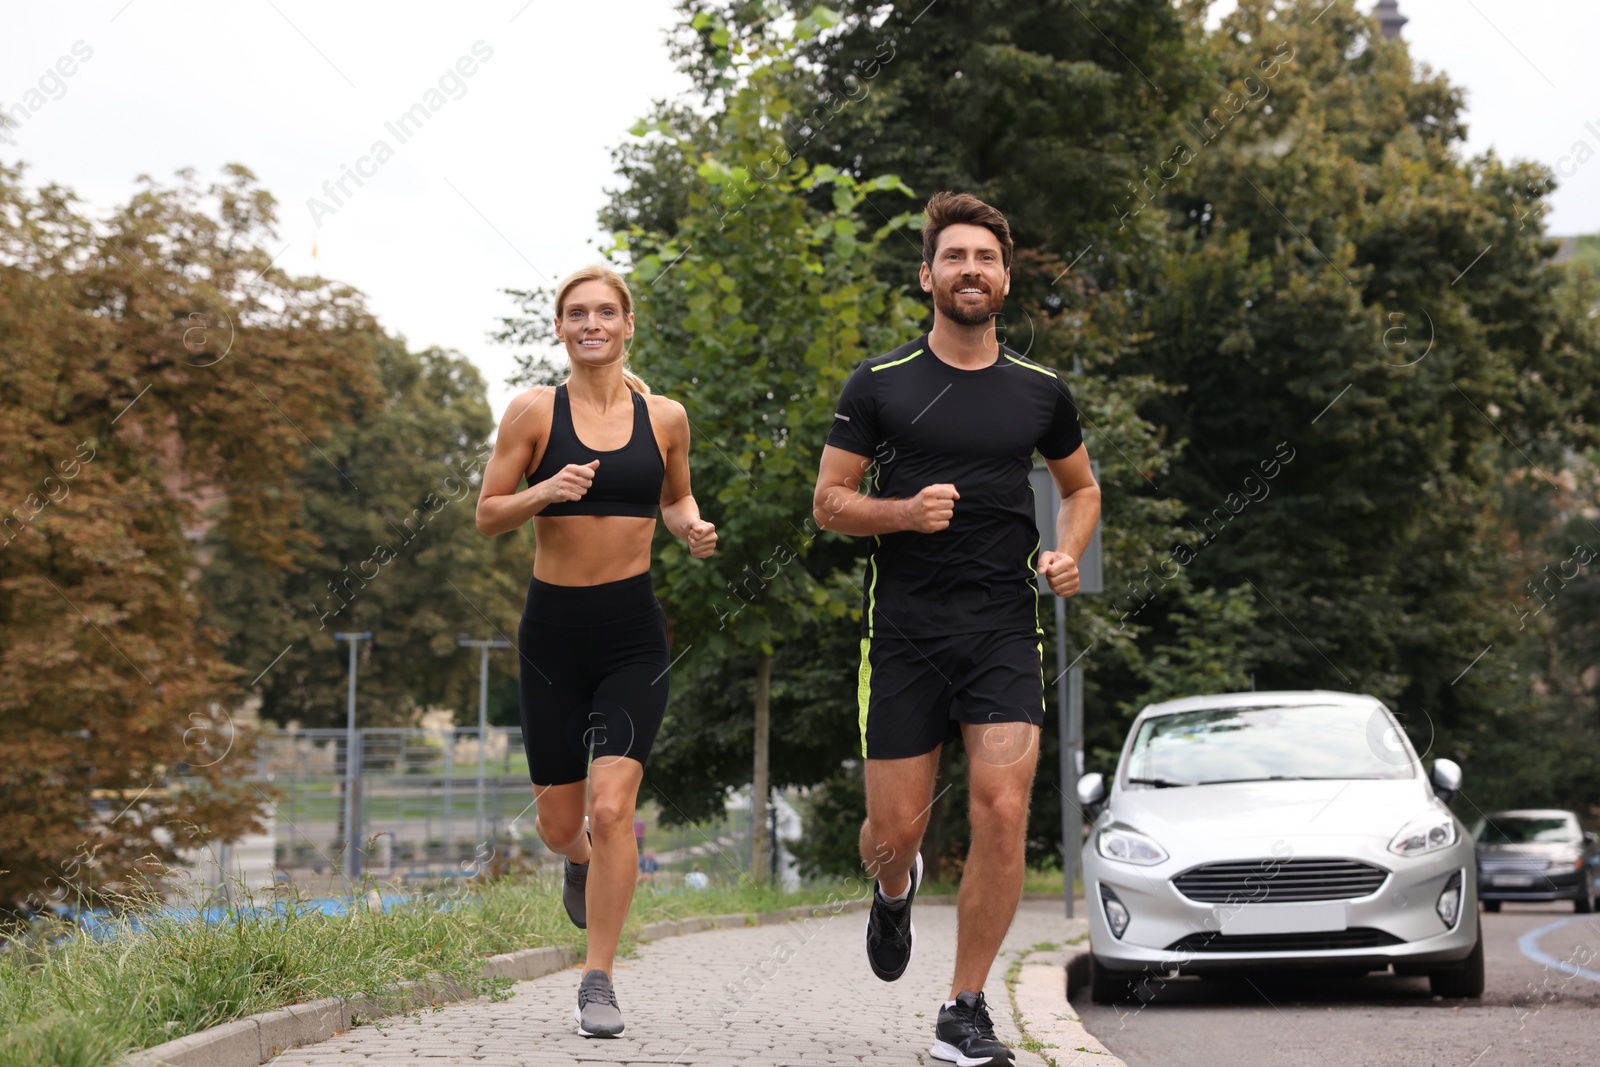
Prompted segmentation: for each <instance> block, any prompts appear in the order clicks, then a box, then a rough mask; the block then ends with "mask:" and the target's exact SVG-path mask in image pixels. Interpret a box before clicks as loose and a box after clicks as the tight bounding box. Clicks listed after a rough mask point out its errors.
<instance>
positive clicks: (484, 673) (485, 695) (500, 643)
mask: <svg viewBox="0 0 1600 1067" xmlns="http://www.w3.org/2000/svg"><path fill="white" fill-rule="evenodd" d="M456 644H457V645H459V646H460V647H462V648H476V649H478V650H479V653H480V656H479V659H478V822H477V834H478V836H477V840H475V841H474V842H473V845H472V847H473V849H474V850H476V849H478V848H480V847H482V845H483V843H484V836H483V779H484V769H483V761H484V756H485V752H486V750H487V749H488V747H489V650H490V649H491V648H510V647H511V642H510V641H507V640H506V639H505V638H503V637H493V638H490V639H489V640H487V641H474V640H472V639H471V638H469V637H468V636H467V635H466V634H457V635H456ZM474 854H476V853H474Z"/></svg>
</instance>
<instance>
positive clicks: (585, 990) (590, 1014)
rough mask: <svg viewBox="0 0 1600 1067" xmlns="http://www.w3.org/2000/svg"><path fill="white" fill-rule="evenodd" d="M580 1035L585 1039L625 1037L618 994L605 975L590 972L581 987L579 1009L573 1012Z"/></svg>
mask: <svg viewBox="0 0 1600 1067" xmlns="http://www.w3.org/2000/svg"><path fill="white" fill-rule="evenodd" d="M572 1017H573V1018H575V1019H577V1020H578V1033H580V1034H582V1035H583V1036H584V1037H616V1036H617V1035H618V1034H620V1033H622V1009H620V1008H618V1007H617V991H616V990H615V989H612V988H611V979H610V978H607V977H606V972H604V971H590V972H589V973H588V974H586V975H584V976H583V981H582V982H580V983H579V984H578V1006H577V1007H576V1008H573V1009H572Z"/></svg>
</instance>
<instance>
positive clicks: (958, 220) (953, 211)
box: [922, 192, 1011, 270]
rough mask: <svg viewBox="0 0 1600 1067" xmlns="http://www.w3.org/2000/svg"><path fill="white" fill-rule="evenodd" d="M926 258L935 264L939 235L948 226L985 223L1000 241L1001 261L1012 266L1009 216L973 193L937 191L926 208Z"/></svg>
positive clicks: (923, 224)
mask: <svg viewBox="0 0 1600 1067" xmlns="http://www.w3.org/2000/svg"><path fill="white" fill-rule="evenodd" d="M922 219H923V222H922V261H923V262H924V263H926V264H928V266H929V267H932V266H933V254H934V252H935V251H937V250H938V247H939V235H940V234H941V233H943V232H944V230H945V227H947V226H958V225H961V224H963V223H964V224H966V225H969V226H982V227H983V228H984V229H986V230H988V231H989V232H990V233H992V234H994V236H995V240H997V241H999V242H1000V263H1001V265H1002V266H1003V267H1005V268H1006V269H1007V270H1010V269H1011V226H1010V225H1009V224H1008V223H1007V222H1006V217H1005V216H1004V215H1002V214H1000V212H999V211H998V210H997V209H995V208H992V207H990V206H989V205H988V204H985V203H984V202H983V201H982V200H979V199H978V198H977V197H975V196H973V195H972V194H971V193H949V192H945V193H934V194H933V197H932V198H931V199H930V200H929V201H928V206H927V207H925V208H923V209H922Z"/></svg>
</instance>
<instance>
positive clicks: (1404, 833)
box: [1389, 813, 1456, 856]
mask: <svg viewBox="0 0 1600 1067" xmlns="http://www.w3.org/2000/svg"><path fill="white" fill-rule="evenodd" d="M1455 843H1456V821H1455V819H1454V818H1452V817H1451V816H1449V815H1440V814H1437V813H1432V814H1429V815H1426V816H1424V817H1423V818H1420V819H1415V820H1413V821H1412V822H1409V823H1407V824H1406V826H1405V829H1403V830H1401V831H1400V832H1399V833H1397V834H1395V835H1394V840H1393V841H1390V842H1389V851H1390V852H1393V853H1394V854H1395V855H1397V856H1422V855H1426V854H1427V853H1429V852H1437V851H1439V850H1440V849H1441V848H1448V847H1449V846H1451V845H1453V844H1455Z"/></svg>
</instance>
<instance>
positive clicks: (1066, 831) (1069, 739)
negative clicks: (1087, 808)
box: [1055, 597, 1083, 919]
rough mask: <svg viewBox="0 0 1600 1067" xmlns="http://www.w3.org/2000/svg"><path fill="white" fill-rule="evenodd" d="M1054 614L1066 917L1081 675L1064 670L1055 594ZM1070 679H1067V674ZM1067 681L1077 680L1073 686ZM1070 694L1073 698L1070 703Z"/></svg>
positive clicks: (1078, 821) (1063, 635) (1063, 625)
mask: <svg viewBox="0 0 1600 1067" xmlns="http://www.w3.org/2000/svg"><path fill="white" fill-rule="evenodd" d="M1055 616H1056V708H1057V712H1058V717H1059V718H1060V720H1061V895H1062V896H1063V897H1065V898H1066V901H1067V918H1069V919H1070V918H1072V917H1073V910H1072V879H1073V877H1074V875H1075V874H1076V872H1077V869H1078V857H1077V855H1076V852H1075V849H1076V847H1077V843H1078V841H1079V840H1081V838H1082V833H1083V831H1082V818H1083V817H1082V815H1081V814H1080V813H1079V811H1078V806H1077V805H1076V804H1074V803H1073V801H1072V792H1071V790H1072V786H1073V783H1074V782H1076V781H1077V780H1078V776H1077V775H1076V774H1074V773H1073V770H1074V764H1075V762H1076V761H1075V759H1074V752H1075V749H1074V744H1075V742H1076V740H1077V735H1076V733H1075V731H1074V730H1073V715H1072V712H1073V709H1074V708H1076V710H1077V712H1078V719H1079V721H1080V722H1081V721H1082V716H1083V703H1082V700H1083V688H1082V684H1081V683H1082V680H1083V679H1082V676H1081V674H1080V673H1079V668H1077V667H1074V668H1072V670H1070V671H1069V670H1067V602H1066V601H1065V600H1064V599H1062V598H1061V597H1056V598H1055ZM1069 675H1070V676H1071V677H1070V680H1069V677H1068V676H1069ZM1070 682H1077V683H1079V684H1078V685H1077V686H1076V687H1074V686H1073V685H1072V684H1070ZM1074 698H1077V702H1076V703H1074Z"/></svg>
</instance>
